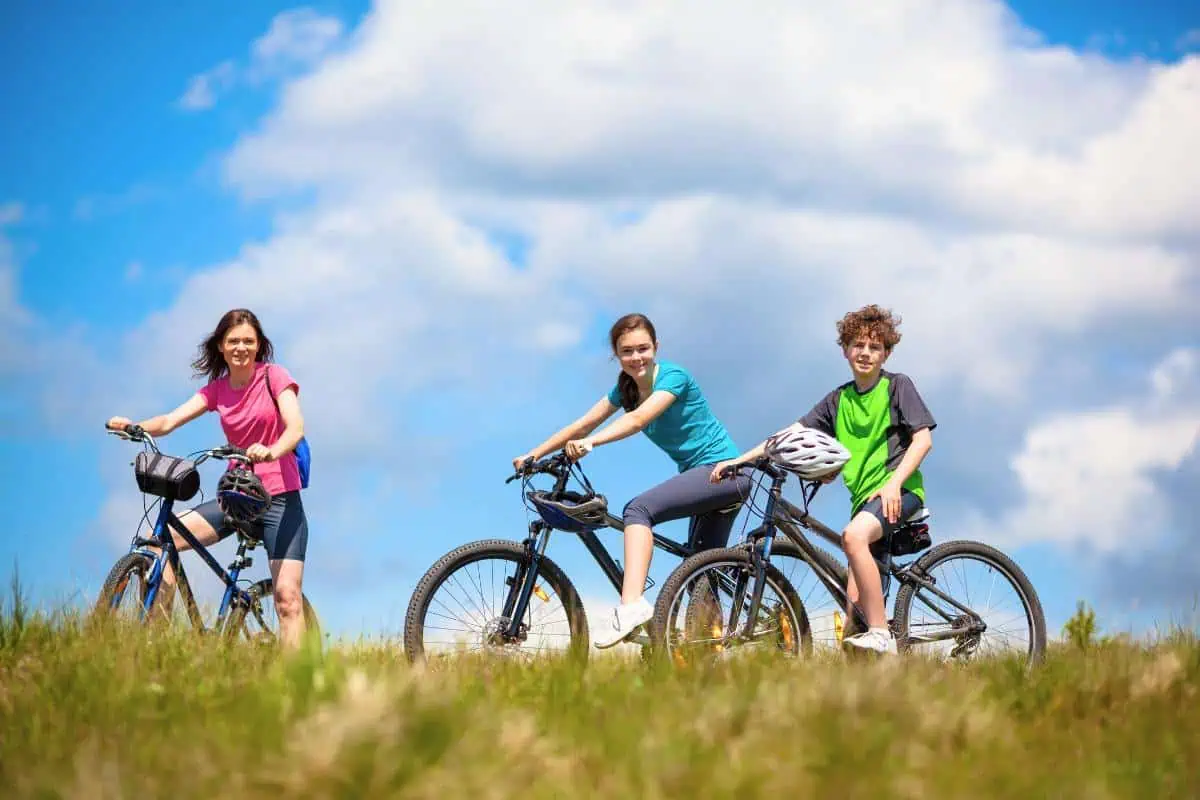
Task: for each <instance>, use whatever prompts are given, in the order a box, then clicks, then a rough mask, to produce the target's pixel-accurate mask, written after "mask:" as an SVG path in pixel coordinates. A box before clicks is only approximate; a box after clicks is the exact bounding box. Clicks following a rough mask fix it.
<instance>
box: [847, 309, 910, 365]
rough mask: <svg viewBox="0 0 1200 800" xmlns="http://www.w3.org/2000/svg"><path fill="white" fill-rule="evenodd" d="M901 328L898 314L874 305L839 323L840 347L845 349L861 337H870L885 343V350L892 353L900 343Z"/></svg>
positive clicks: (848, 315) (850, 313)
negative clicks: (899, 329)
mask: <svg viewBox="0 0 1200 800" xmlns="http://www.w3.org/2000/svg"><path fill="white" fill-rule="evenodd" d="M899 327H900V316H899V315H898V314H893V313H892V311H891V309H887V308H880V307H879V306H877V305H875V304H874V303H872V304H871V305H869V306H863V307H862V308H860V309H859V310H858V311H851V312H849V313H848V314H846V316H844V317H842V318H841V320H840V321H838V324H837V331H838V345H839V346H840V347H841V348H842V349H845V348H847V347H849V346H850V344H851V342H853V341H854V340H855V339H857V338H858V337H859V336H868V337H871V338H877V339H879V341H881V342H883V348H884V350H886V351H887V352H889V353H890V352H891V350H892V348H893V347H895V346H896V345H897V344H898V343H899V342H900V331H898V330H897V328H899Z"/></svg>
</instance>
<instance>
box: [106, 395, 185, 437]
mask: <svg viewBox="0 0 1200 800" xmlns="http://www.w3.org/2000/svg"><path fill="white" fill-rule="evenodd" d="M207 410H208V403H206V402H205V400H204V396H203V395H202V394H200V393H199V392H197V393H196V394H194V395H192V396H191V397H190V398H188V399H187V400H186V401H184V402H183V403H181V404H180V405H179V407H177V408H176V409H174V410H173V411H168V412H167V413H166V414H159V415H158V416H157V417H150V418H149V419H146V420H142V421H141V422H139V423H137V424H138V427H140V428H141V429H142V430H144V431H145V432H146V433H148V434H150V435H151V436H155V437H158V436H166V435H167V434H168V433H170V432H171V431H173V430H175V429H176V428H178V427H179V426H181V425H186V424H187V423H189V422H191V421H192V420H194V419H195V418H196V417H198V416H200V415H201V414H203V413H204V412H205V411H207ZM130 424H132V423H131V422H130V420H129V419H127V418H125V417H113V418H112V419H110V420H109V421H108V427H109V428H112V429H113V430H122V429H124V427H125V426H126V425H130Z"/></svg>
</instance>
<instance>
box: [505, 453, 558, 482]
mask: <svg viewBox="0 0 1200 800" xmlns="http://www.w3.org/2000/svg"><path fill="white" fill-rule="evenodd" d="M568 463H569V460H568V459H567V455H566V453H555V454H554V455H552V456H548V457H546V458H543V459H541V460H540V461H534V460H533V459H532V458H527V459H525V461H524V462H523V463H522V464H521V468H520V469H518V470H517V471H516V472H514V473H513V474H512V475H510V476H509V477H508V479H507V480H505V481H504V482H505V483H506V484H507V483H512V482H513V481H515V480H517V479H519V478H524V477H526V476H529V475H538V474H546V475H553V476H554V477H556V478H559V477H562V469H563V467H565V466H566V465H567V464H568Z"/></svg>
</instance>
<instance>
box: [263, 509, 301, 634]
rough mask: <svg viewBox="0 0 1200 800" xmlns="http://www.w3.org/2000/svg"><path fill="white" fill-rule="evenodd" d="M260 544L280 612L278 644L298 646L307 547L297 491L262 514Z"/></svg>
mask: <svg viewBox="0 0 1200 800" xmlns="http://www.w3.org/2000/svg"><path fill="white" fill-rule="evenodd" d="M263 544H265V545H266V549H267V558H269V559H270V567H271V581H272V584H273V586H274V588H275V612H276V613H277V614H278V615H279V640H280V641H279V643H280V645H281V646H282V647H283V648H284V649H285V650H292V649H295V648H296V647H299V646H300V643H301V640H302V639H303V636H304V600H303V583H304V556H305V553H306V552H307V550H308V519H307V518H306V517H305V514H304V504H303V503H302V502H301V500H300V492H298V491H291V492H286V493H284V494H282V495H279V496H278V497H276V498H275V499H274V500H272V501H271V506H270V508H268V509H267V513H266V514H264V515H263Z"/></svg>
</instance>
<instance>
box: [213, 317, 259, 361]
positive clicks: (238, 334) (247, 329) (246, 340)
mask: <svg viewBox="0 0 1200 800" xmlns="http://www.w3.org/2000/svg"><path fill="white" fill-rule="evenodd" d="M221 355H222V356H224V358H225V363H226V364H228V365H229V369H230V370H235V369H242V368H245V367H248V366H253V365H254V361H255V359H256V358H257V357H258V334H257V333H255V331H254V326H253V325H251V324H250V323H249V322H243V323H242V324H240V325H234V326H233V327H232V328H230V329H229V330H228V331H226V332H225V338H224V339H222V340H221Z"/></svg>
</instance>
